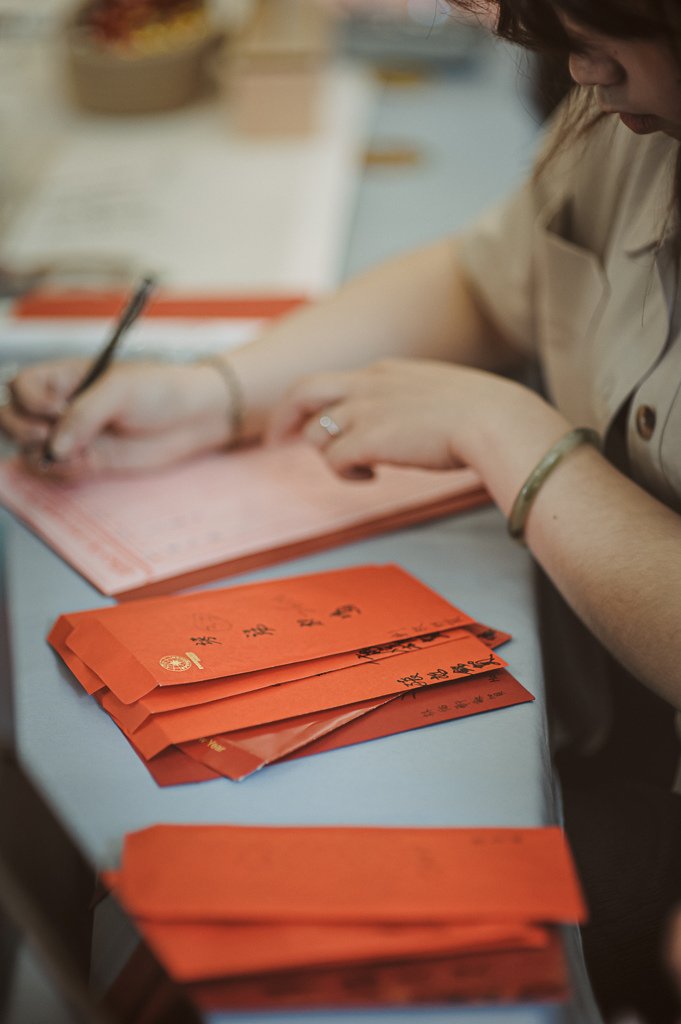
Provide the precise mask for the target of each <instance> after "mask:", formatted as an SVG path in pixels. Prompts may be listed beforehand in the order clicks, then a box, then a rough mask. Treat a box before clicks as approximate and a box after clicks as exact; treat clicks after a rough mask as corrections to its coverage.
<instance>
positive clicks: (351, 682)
mask: <svg viewBox="0 0 681 1024" xmlns="http://www.w3.org/2000/svg"><path fill="white" fill-rule="evenodd" d="M505 664H506V663H505V662H504V661H503V660H502V659H501V658H500V657H499V655H498V654H496V653H495V652H493V651H490V649H489V648H488V647H486V646H485V645H484V644H483V643H481V641H479V640H477V639H476V638H475V637H472V636H462V637H460V638H457V639H456V640H451V641H449V642H448V643H446V644H440V645H439V646H438V647H435V648H432V649H430V650H423V651H415V652H410V653H407V654H401V655H400V656H399V658H386V659H384V660H382V661H378V662H371V663H369V664H365V665H360V666H358V667H356V668H353V669H344V670H342V671H339V672H328V673H326V674H325V675H323V676H313V677H312V678H311V679H301V680H298V681H294V682H290V683H284V684H282V685H281V686H274V687H269V688H267V689H265V690H260V691H256V692H255V693H244V694H239V695H238V696H235V697H229V698H227V699H225V700H221V701H213V702H212V703H210V704H205V705H201V706H199V707H196V708H183V709H181V710H178V711H169V712H166V713H165V714H161V715H155V716H154V717H153V718H150V719H148V720H147V721H146V722H144V724H143V725H142V726H140V728H139V729H137V730H136V731H135V732H134V738H135V745H136V746H137V747H138V748H139V750H140V751H141V752H142V754H143V755H144V756H145V757H147V758H149V757H153V756H154V755H155V754H158V753H160V751H161V750H164V749H165V747H167V746H170V745H171V744H173V743H176V744H177V743H183V742H186V741H187V740H196V739H200V738H201V737H202V736H211V735H214V734H215V733H219V732H225V731H231V730H233V729H245V728H247V727H249V726H253V725H261V724H263V723H265V722H275V721H281V720H282V719H284V718H292V717H295V716H296V715H304V714H309V713H311V712H313V711H322V710H326V709H328V708H334V707H340V706H341V705H344V704H353V703H355V702H357V701H360V700H368V699H370V698H373V697H382V696H385V695H387V694H391V693H396V692H399V691H402V692H404V691H405V690H408V689H412V688H416V687H418V686H427V685H430V684H432V683H436V682H440V681H450V680H451V679H457V678H465V677H466V676H471V675H479V674H480V673H482V672H489V671H490V670H491V669H494V668H503V667H504V666H505ZM124 731H126V735H127V734H128V732H127V730H125V729H124Z"/></svg>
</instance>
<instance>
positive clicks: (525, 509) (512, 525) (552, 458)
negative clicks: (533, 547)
mask: <svg viewBox="0 0 681 1024" xmlns="http://www.w3.org/2000/svg"><path fill="white" fill-rule="evenodd" d="M582 444H592V445H594V446H595V447H596V448H600V445H601V439H600V437H599V436H598V434H597V433H596V431H595V430H592V429H591V428H590V427H575V429H574V430H570V431H568V433H567V434H564V435H563V437H561V438H560V440H558V441H556V443H555V444H554V445H553V447H552V448H550V449H549V450H548V452H547V453H546V455H545V456H544V457H543V458H542V459H541V460H540V461H539V462H538V463H537V465H536V466H535V467H534V469H533V470H532V472H531V473H530V475H529V476H528V478H527V480H526V481H525V483H524V484H523V486H522V487H521V488H520V490H519V492H518V496H517V498H516V499H515V501H514V502H513V507H512V509H511V514H510V515H509V517H508V532H509V533H510V535H511V537H513V539H514V540H517V541H520V543H521V544H524V543H525V541H524V536H523V535H524V533H525V523H526V521H527V516H528V513H529V511H530V508H531V507H532V502H533V501H534V499H535V497H536V496H537V492H538V491H539V488H540V487H541V485H542V484H543V483H544V481H545V480H546V478H547V476H549V475H550V474H551V473H552V472H553V470H554V469H555V468H556V466H557V465H558V463H559V462H562V461H563V459H564V458H565V456H566V455H569V454H570V452H571V451H573V450H574V449H575V448H578V447H579V445H582Z"/></svg>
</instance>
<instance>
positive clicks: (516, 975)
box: [187, 931, 568, 1012]
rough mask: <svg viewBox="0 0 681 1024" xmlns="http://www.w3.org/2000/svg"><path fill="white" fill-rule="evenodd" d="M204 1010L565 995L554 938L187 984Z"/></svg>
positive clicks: (508, 1000)
mask: <svg viewBox="0 0 681 1024" xmlns="http://www.w3.org/2000/svg"><path fill="white" fill-rule="evenodd" d="M187 991H188V992H189V994H190V995H191V997H192V999H193V1000H194V1001H195V1002H196V1003H197V1005H199V1006H200V1007H201V1008H202V1009H204V1010H207V1011H210V1010H229V1009H241V1010H273V1011H277V1012H282V1011H285V1010H289V1011H290V1010H297V1009H303V1008H304V1009H308V1010H309V1009H311V1008H314V1007H342V1008H344V1009H346V1008H348V1007H355V1008H362V1007H364V1008H370V1007H375V1006H400V1007H403V1006H406V1005H409V1004H427V1005H431V1006H432V1005H443V1006H444V1005H451V1004H452V1003H457V1004H460V1003H473V1004H479V1003H515V1002H530V1001H531V1002H547V1001H550V1002H554V1001H557V1000H564V999H566V998H567V995H568V981H567V970H566V966H565V958H564V954H563V949H562V946H561V942H560V937H559V935H558V934H557V933H556V932H555V931H551V932H550V933H549V943H548V945H547V946H546V947H545V948H543V949H518V950H516V949H512V950H486V951H484V952H475V953H470V954H462V955H460V956H450V957H447V958H439V959H435V960H420V959H419V960H416V961H398V962H397V963H391V964H366V965H363V966H362V967H347V968H338V967H332V968H327V969H326V970H319V969H318V970H312V971H282V972H278V973H272V974H263V975H255V976H247V977H245V978H235V979H229V978H228V979H224V980H216V981H212V982H199V983H194V984H190V985H188V987H187Z"/></svg>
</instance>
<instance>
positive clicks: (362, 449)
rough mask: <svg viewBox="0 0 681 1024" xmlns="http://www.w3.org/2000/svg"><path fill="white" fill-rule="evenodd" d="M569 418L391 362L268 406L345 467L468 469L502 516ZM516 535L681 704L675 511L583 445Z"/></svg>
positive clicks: (638, 667) (517, 388)
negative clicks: (333, 426)
mask: <svg viewBox="0 0 681 1024" xmlns="http://www.w3.org/2000/svg"><path fill="white" fill-rule="evenodd" d="M322 410H324V411H325V412H328V413H329V414H330V415H331V416H332V417H333V419H334V420H335V421H336V422H337V424H338V425H339V427H340V433H339V435H338V436H337V437H335V438H330V437H329V436H328V434H327V433H326V432H325V431H324V430H323V429H322V428H321V426H320V424H319V415H320V413H321V411H322ZM572 426H574V424H571V423H569V422H568V421H567V420H566V419H565V417H564V416H563V415H562V414H561V413H559V412H558V411H557V410H556V409H555V408H553V406H551V405H549V404H548V403H547V402H545V401H544V400H543V399H542V398H541V397H540V396H539V395H537V394H535V393H534V392H532V391H530V390H528V389H527V388H525V387H524V386H522V385H520V384H518V383H516V382H514V381H512V380H508V379H506V378H503V377H499V376H497V375H495V374H492V373H487V372H481V371H480V370H477V369H470V368H466V367H460V366H452V365H448V364H445V363H436V362H431V363H421V362H419V361H410V362H406V361H400V360H398V361H388V362H385V363H382V364H378V365H377V366H373V367H370V368H369V369H367V370H364V371H360V372H355V373H350V374H348V373H337V374H320V375H316V376H313V377H309V378H307V379H306V380H303V381H302V382H300V383H299V384H298V385H297V386H296V387H295V388H294V389H293V390H292V391H291V392H290V393H289V395H288V396H287V398H286V399H285V400H284V402H283V403H282V404H281V405H280V406H279V408H278V409H277V410H276V411H275V414H274V417H273V421H272V427H271V432H272V434H273V436H274V437H275V438H277V437H280V436H282V435H284V434H286V433H288V432H291V431H296V430H302V431H303V432H304V433H305V434H306V436H307V437H308V438H309V440H310V441H312V443H314V444H316V445H317V447H318V448H319V449H320V450H322V451H323V453H324V455H325V457H326V458H327V460H328V461H329V463H330V464H331V465H332V466H333V468H334V469H335V470H336V471H337V472H339V473H341V474H343V475H348V476H360V475H362V474H363V472H365V471H366V469H365V468H366V467H373V466H374V465H375V464H376V463H380V462H393V463H406V464H409V465H419V466H430V467H432V468H443V469H444V468H447V467H451V466H455V465H460V464H467V465H470V466H473V467H474V468H475V469H477V470H478V472H479V473H480V475H481V477H482V479H483V481H484V483H485V485H486V487H487V489H488V490H489V492H490V494H491V495H492V497H493V498H494V500H495V501H496V503H497V505H498V506H499V508H500V509H501V511H502V512H503V513H504V514H505V515H506V516H508V514H509V512H510V510H511V507H512V504H513V501H514V499H515V497H516V495H517V494H518V491H519V490H520V488H521V487H522V485H523V483H524V482H525V480H526V479H527V477H528V476H529V474H530V473H531V472H532V470H533V469H534V467H535V466H536V465H537V463H538V462H539V460H540V459H541V458H542V456H543V455H545V454H546V452H547V451H548V450H549V449H550V448H551V447H552V446H553V445H554V444H555V442H556V441H557V440H558V439H559V438H560V437H562V436H563V434H565V433H567V431H568V430H570V429H571V427H572ZM525 537H526V541H527V544H528V546H529V548H530V549H531V551H532V553H533V554H534V556H535V557H536V558H537V560H538V561H539V562H540V563H541V565H542V566H543V567H544V569H545V570H546V572H547V573H548V575H549V576H550V577H551V578H552V579H553V581H554V583H555V585H556V586H557V587H558V589H559V590H560V591H561V593H562V594H563V595H564V597H565V598H566V599H567V601H568V602H569V603H570V604H571V605H572V606H573V608H574V610H575V611H576V613H577V614H578V615H579V616H580V617H581V618H582V619H583V621H584V622H585V623H586V625H587V626H588V627H589V628H590V629H591V630H592V631H593V632H594V633H595V634H596V636H598V637H599V638H600V640H601V641H602V642H603V643H604V644H605V646H606V647H607V648H608V649H609V650H610V651H611V652H612V653H613V654H614V655H615V657H616V658H618V659H619V660H620V661H621V662H622V663H623V664H624V665H625V666H626V667H627V668H628V669H629V670H630V671H631V672H632V673H633V674H634V675H635V676H637V677H638V678H639V679H641V680H642V681H643V682H644V683H645V684H646V685H648V686H649V687H650V688H651V689H652V690H654V691H655V692H656V693H658V694H659V695H660V696H661V697H663V698H664V699H665V700H667V701H669V702H670V703H671V704H673V705H674V706H675V707H676V708H678V709H680V710H681V516H679V515H677V514H676V513H675V512H673V511H671V509H669V508H668V507H667V506H665V505H663V504H662V503H661V502H659V501H657V500H656V499H655V498H653V497H651V496H650V495H649V494H648V493H647V492H646V491H644V490H643V489H641V488H640V487H638V486H637V485H636V484H635V483H633V482H632V481H631V480H629V479H628V478H627V477H625V476H623V475H622V474H621V473H619V472H618V471H617V470H616V469H615V468H614V467H613V466H611V465H610V464H609V463H608V462H607V461H606V459H604V458H603V457H602V456H601V455H600V454H599V453H598V452H597V451H596V450H595V449H593V448H591V447H589V446H584V447H581V448H578V449H576V450H574V451H573V452H571V453H570V454H569V455H568V456H566V457H565V459H564V460H563V461H562V462H561V463H560V464H559V465H558V466H557V467H556V468H555V470H554V472H553V473H552V474H551V475H550V476H549V477H548V478H547V479H546V480H545V482H544V484H543V485H542V487H541V489H540V490H539V492H538V494H537V497H536V499H535V501H534V504H533V505H532V507H531V509H530V513H529V516H528V519H527V524H526V531H525ZM509 543H511V541H510V540H509ZM585 671H588V666H585Z"/></svg>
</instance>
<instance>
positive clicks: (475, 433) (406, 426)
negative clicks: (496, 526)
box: [267, 359, 564, 487]
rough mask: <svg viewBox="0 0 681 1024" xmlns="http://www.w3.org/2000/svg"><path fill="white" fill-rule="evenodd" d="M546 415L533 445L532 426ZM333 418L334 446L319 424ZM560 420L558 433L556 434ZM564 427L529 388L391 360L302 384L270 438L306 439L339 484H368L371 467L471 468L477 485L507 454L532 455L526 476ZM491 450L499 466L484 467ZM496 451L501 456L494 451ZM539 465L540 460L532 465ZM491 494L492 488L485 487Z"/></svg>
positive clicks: (276, 416)
mask: <svg viewBox="0 0 681 1024" xmlns="http://www.w3.org/2000/svg"><path fill="white" fill-rule="evenodd" d="M540 410H541V411H543V410H545V418H544V420H542V426H543V428H544V430H545V432H546V433H545V438H542V436H541V433H542V426H540V428H539V440H538V444H537V443H536V440H535V438H536V434H537V416H538V413H539V411H540ZM322 416H329V417H330V418H331V420H332V430H333V424H336V425H337V427H338V433H337V435H335V436H333V435H332V434H330V433H329V431H328V430H326V429H325V428H324V426H323V425H322V424H321V423H320V418H321V417H322ZM556 418H557V419H558V421H559V423H560V426H558V427H557V426H556V422H555V421H556ZM563 426H564V421H562V418H561V417H559V416H558V414H556V413H555V410H553V409H551V408H550V407H549V406H547V405H546V403H544V402H542V401H541V399H539V398H538V397H537V396H536V395H535V394H534V393H533V392H531V391H529V390H528V389H527V388H525V387H522V386H521V385H519V384H517V383H515V382H514V381H511V380H509V379H507V378H505V377H500V376H498V375H496V374H493V373H488V372H486V371H483V370H476V369H471V368H470V367H463V366H456V365H452V364H451V363H441V362H435V361H432V360H428V361H425V360H414V359H395V360H386V361H383V362H379V363H375V364H374V365H373V366H370V367H368V368H366V369H363V370H357V371H354V372H351V373H321V374H314V375H311V376H308V377H305V378H303V379H302V380H301V381H300V382H299V383H298V384H296V385H295V386H294V387H293V388H292V389H291V390H290V391H289V392H288V394H287V396H286V397H285V398H284V399H283V400H282V402H281V403H280V404H279V405H278V406H277V408H276V409H275V410H274V412H273V414H272V417H271V421H270V424H269V428H268V431H267V436H268V438H269V439H272V440H278V439H281V438H283V437H285V436H286V435H288V434H294V433H302V434H303V435H304V436H305V437H306V438H307V439H308V440H309V441H310V442H311V443H312V444H314V445H315V446H316V447H317V448H319V449H320V450H321V451H322V452H323V454H324V457H325V458H326V459H327V461H328V462H329V464H330V465H331V466H332V467H333V469H334V470H335V471H336V472H337V473H339V474H340V475H342V476H346V477H362V476H370V475H371V472H372V470H373V468H374V467H375V466H376V464H378V463H381V462H384V463H396V464H401V465H409V466H421V467H424V468H429V469H449V468H452V467H454V466H461V465H472V466H474V467H475V468H476V469H478V470H479V471H480V472H481V474H482V475H483V478H485V477H486V476H489V475H490V474H491V476H492V477H493V476H494V466H495V465H497V466H499V467H500V468H502V464H503V459H504V455H503V447H504V446H505V445H507V446H508V447H509V449H510V450H515V451H516V452H517V451H518V450H522V449H523V448H524V447H527V448H528V456H527V458H526V459H525V460H523V465H522V467H521V468H520V470H519V473H518V476H517V478H516V480H515V481H514V485H515V484H517V486H518V487H519V486H520V484H521V483H522V482H523V479H524V477H523V476H522V474H523V472H524V471H525V469H527V471H529V469H530V468H531V467H532V464H533V463H532V460H533V458H535V454H536V457H537V458H538V457H539V456H540V455H541V454H543V452H544V451H545V450H546V448H548V447H549V446H550V444H551V443H553V441H554V440H556V437H557V436H560V432H561V429H562V428H563ZM490 446H492V448H493V450H494V453H495V459H493V460H491V462H490V463H489V466H488V462H489V460H488V459H487V458H486V453H487V452H488V450H489V448H490ZM499 446H501V448H500V447H499ZM535 461H536V460H535ZM485 483H486V484H487V485H488V486H493V485H494V480H493V479H485Z"/></svg>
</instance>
